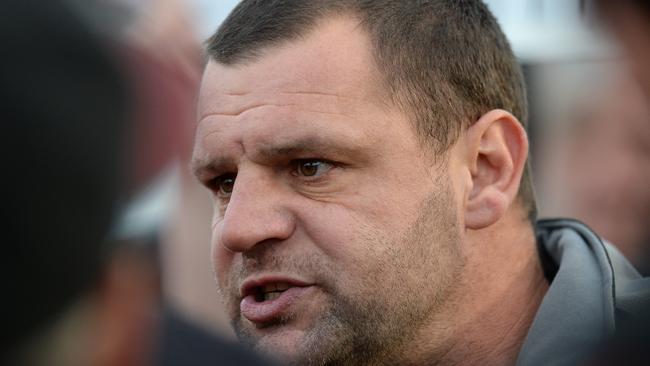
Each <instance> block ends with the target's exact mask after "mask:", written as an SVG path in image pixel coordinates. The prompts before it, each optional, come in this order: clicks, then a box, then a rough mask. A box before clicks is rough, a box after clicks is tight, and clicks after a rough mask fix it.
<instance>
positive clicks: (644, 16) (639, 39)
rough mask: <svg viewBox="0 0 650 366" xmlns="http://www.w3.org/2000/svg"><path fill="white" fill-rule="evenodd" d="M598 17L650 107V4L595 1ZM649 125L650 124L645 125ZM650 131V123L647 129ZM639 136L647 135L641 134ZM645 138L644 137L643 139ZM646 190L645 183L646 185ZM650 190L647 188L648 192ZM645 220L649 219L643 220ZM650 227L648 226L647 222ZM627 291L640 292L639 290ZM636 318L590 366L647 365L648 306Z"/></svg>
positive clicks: (647, 258)
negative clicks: (616, 43) (622, 53)
mask: <svg viewBox="0 0 650 366" xmlns="http://www.w3.org/2000/svg"><path fill="white" fill-rule="evenodd" d="M595 3H596V5H597V6H598V10H599V11H600V16H601V17H602V19H603V20H604V21H605V23H607V25H608V26H609V28H610V29H611V30H612V32H613V33H614V35H616V36H617V38H618V39H619V41H620V42H621V45H622V46H623V50H624V51H625V53H626V54H627V56H628V60H629V62H630V64H631V66H632V68H633V70H634V72H635V75H636V77H637V80H638V82H639V83H640V85H641V86H642V88H643V89H644V92H645V97H646V100H647V101H648V102H649V103H650V38H648V35H650V2H648V1H646V0H619V1H611V0H595ZM648 122H650V121H648ZM645 128H646V131H647V130H650V123H648V124H647V125H646V126H645ZM640 134H641V136H643V135H646V134H645V133H640ZM646 136H647V135H646ZM646 187H647V182H646ZM648 189H650V188H646V190H648ZM646 220H648V218H647V217H646ZM649 223H650V222H649ZM642 249H643V250H644V252H643V253H644V255H643V256H642V257H641V260H642V261H644V262H645V264H644V265H645V267H646V268H649V267H650V242H646V243H644V246H643V248H642ZM646 281H648V280H647V279H646ZM630 291H638V292H641V291H643V290H642V289H641V288H640V286H634V287H631V288H630ZM635 307H636V308H637V309H639V311H638V315H637V316H636V317H628V318H627V319H625V321H624V322H621V324H620V326H619V328H618V332H617V334H616V336H615V337H613V338H612V339H611V340H609V341H608V342H607V343H604V344H603V346H602V347H601V350H600V351H599V352H598V353H596V354H595V356H593V358H592V360H591V361H590V362H589V363H587V364H589V365H612V364H624V365H648V364H650V350H648V329H650V304H649V303H648V302H647V301H646V302H638V303H636V304H635Z"/></svg>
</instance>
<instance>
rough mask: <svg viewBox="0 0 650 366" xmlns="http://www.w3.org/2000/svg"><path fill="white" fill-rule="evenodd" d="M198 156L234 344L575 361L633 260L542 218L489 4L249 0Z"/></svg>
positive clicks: (209, 72) (236, 18)
mask: <svg viewBox="0 0 650 366" xmlns="http://www.w3.org/2000/svg"><path fill="white" fill-rule="evenodd" d="M207 53H208V55H209V58H210V59H209V62H208V64H207V66H206V69H205V71H204V75H203V81H202V86H201V91H200V97H199V123H198V127H197V133H196V141H195V149H194V158H193V167H194V171H195V174H196V176H197V178H198V179H199V180H200V181H201V182H203V184H204V185H205V186H206V187H207V188H209V189H210V190H211V191H212V193H213V197H214V198H213V199H214V205H215V213H214V217H213V225H212V229H213V245H212V251H213V253H212V256H213V262H214V268H215V272H216V274H217V279H218V285H219V288H220V290H221V292H222V295H223V296H224V299H225V302H226V306H227V309H228V311H229V314H230V317H231V319H232V324H233V326H234V328H235V331H236V333H237V335H238V337H239V339H240V340H241V341H243V342H244V343H246V344H249V345H250V346H252V347H253V348H254V349H256V350H260V351H263V352H265V353H267V354H269V355H272V356H275V357H277V358H279V359H281V360H283V361H284V362H287V363H289V364H297V365H302V364H305V365H426V364H463V365H470V364H484V365H512V364H518V365H550V364H552V365H573V364H576V362H578V361H579V360H580V359H582V357H584V356H585V355H586V354H588V352H589V351H590V350H591V349H592V348H593V347H594V346H595V345H597V344H598V343H599V342H600V341H601V340H602V339H604V338H605V337H607V336H608V335H610V334H612V333H613V332H614V330H615V327H616V323H617V320H618V319H617V315H618V314H619V313H620V312H621V311H626V310H627V307H628V306H629V304H630V300H643V299H647V298H648V294H647V293H644V294H640V295H638V296H639V297H635V298H633V299H629V298H628V295H629V294H628V293H627V292H625V289H626V288H627V287H628V285H630V284H633V283H636V282H638V281H640V280H641V277H640V275H639V274H638V273H637V272H636V271H635V270H634V269H633V268H632V267H631V265H630V264H629V263H628V262H627V261H626V260H625V259H624V258H623V257H622V255H620V253H618V252H617V251H616V249H614V248H613V247H611V246H610V245H608V244H606V243H603V242H602V241H601V240H600V239H599V237H598V236H597V235H596V234H594V233H593V232H592V231H591V230H589V229H588V228H587V227H585V226H584V225H582V224H580V223H579V222H577V221H573V220H541V221H536V220H535V216H536V209H535V199H534V195H533V190H532V185H531V178H530V174H529V171H528V168H527V163H526V161H527V154H528V140H527V137H526V132H525V126H526V118H527V110H526V108H527V107H526V98H525V91H524V85H523V81H522V77H521V72H520V69H519V66H518V65H517V62H516V59H515V58H514V56H513V54H512V52H511V50H510V47H509V45H508V42H507V41H506V39H505V37H504V35H503V33H502V32H501V30H500V29H499V26H498V24H497V22H496V20H495V19H494V18H493V16H492V15H491V14H490V12H489V11H488V9H487V8H486V6H485V5H484V4H483V3H481V2H480V1H469V0H465V1H443V0H430V1H390V0H376V1H363V0H324V1H310V0H284V1H255V0H244V1H242V2H241V3H240V4H239V5H238V6H237V7H236V8H235V9H234V10H233V12H232V13H231V14H230V16H229V17H228V18H227V19H226V20H225V22H224V23H223V24H222V25H221V27H220V28H219V29H218V30H217V32H216V33H215V34H214V36H212V37H211V38H210V40H209V41H208V44H207Z"/></svg>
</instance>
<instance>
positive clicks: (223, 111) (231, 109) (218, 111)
mask: <svg viewBox="0 0 650 366" xmlns="http://www.w3.org/2000/svg"><path fill="white" fill-rule="evenodd" d="M323 98H326V100H327V101H328V102H329V103H327V104H326V105H327V106H329V108H324V109H323V110H315V109H308V107H309V106H310V105H319V106H323V103H324V100H323ZM207 99H216V100H217V101H218V103H211V107H212V108H207V107H206V108H202V109H205V110H204V111H203V112H202V113H201V115H200V117H199V118H200V120H203V119H205V118H207V117H210V116H223V117H236V116H239V115H241V114H243V113H245V112H247V111H249V110H253V109H256V108H259V107H264V106H276V107H301V109H303V110H305V111H310V112H317V113H339V114H343V113H342V110H343V109H345V110H349V109H350V108H349V107H350V106H351V107H356V106H357V105H359V104H361V103H363V104H372V105H379V106H382V105H383V104H384V103H383V101H380V100H375V99H379V98H373V99H369V98H363V97H357V96H354V95H343V94H341V93H336V92H328V91H315V90H314V91H312V90H289V91H283V90H277V89H273V90H265V91H240V90H231V91H224V92H221V94H220V96H216V97H215V96H213V97H211V98H207ZM287 99H289V100H287ZM342 101H344V102H348V103H340V102H342ZM207 104H208V103H204V105H207ZM215 104H216V106H215ZM303 105H304V106H305V107H302V106H303ZM342 107H347V108H342Z"/></svg>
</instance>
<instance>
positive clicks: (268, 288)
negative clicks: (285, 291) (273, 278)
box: [262, 283, 278, 292]
mask: <svg viewBox="0 0 650 366" xmlns="http://www.w3.org/2000/svg"><path fill="white" fill-rule="evenodd" d="M277 290H278V287H277V284H275V283H271V284H268V285H265V286H264V287H263V288H262V291H263V292H273V291H277Z"/></svg>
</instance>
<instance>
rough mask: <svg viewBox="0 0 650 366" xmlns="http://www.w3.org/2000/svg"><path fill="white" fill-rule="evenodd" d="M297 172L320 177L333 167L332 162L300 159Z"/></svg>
mask: <svg viewBox="0 0 650 366" xmlns="http://www.w3.org/2000/svg"><path fill="white" fill-rule="evenodd" d="M296 164H297V167H296V172H297V174H298V175H300V176H303V177H319V176H321V175H323V174H325V173H327V172H328V171H329V170H330V169H332V164H330V163H328V162H326V161H322V160H316V159H308V160H298V161H297V162H296Z"/></svg>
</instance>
